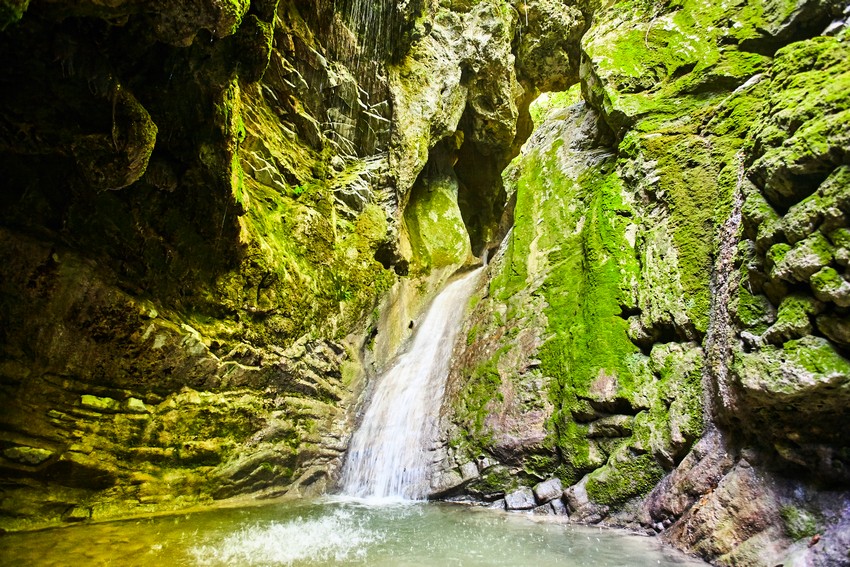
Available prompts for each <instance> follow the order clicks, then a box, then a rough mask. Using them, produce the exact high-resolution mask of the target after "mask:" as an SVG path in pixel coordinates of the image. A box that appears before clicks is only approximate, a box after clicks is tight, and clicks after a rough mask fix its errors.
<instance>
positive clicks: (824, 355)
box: [783, 336, 850, 376]
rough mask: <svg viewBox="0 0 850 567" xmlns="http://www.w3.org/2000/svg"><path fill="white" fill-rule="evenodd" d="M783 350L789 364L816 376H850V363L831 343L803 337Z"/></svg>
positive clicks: (785, 345)
mask: <svg viewBox="0 0 850 567" xmlns="http://www.w3.org/2000/svg"><path fill="white" fill-rule="evenodd" d="M783 350H784V351H785V355H786V357H787V359H788V361H789V362H791V363H793V364H795V365H797V366H798V367H800V368H803V369H805V370H807V371H809V372H812V373H815V374H821V375H824V376H833V375H843V376H850V361H848V360H847V359H846V358H844V357H843V356H841V355H840V354H839V353H838V352H837V351H836V350H835V347H834V346H833V345H832V344H830V342H829V341H827V340H825V339H822V338H820V337H812V336H808V337H803V338H802V339H799V340H793V341H788V342H787V343H785V344H784V345H783Z"/></svg>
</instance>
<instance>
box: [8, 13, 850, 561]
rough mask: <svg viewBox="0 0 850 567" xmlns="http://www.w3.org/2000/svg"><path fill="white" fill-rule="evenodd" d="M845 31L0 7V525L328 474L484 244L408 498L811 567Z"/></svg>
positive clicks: (840, 191)
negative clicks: (383, 382) (452, 279)
mask: <svg viewBox="0 0 850 567" xmlns="http://www.w3.org/2000/svg"><path fill="white" fill-rule="evenodd" d="M847 17H848V9H847V7H846V6H845V4H843V3H841V2H838V1H834V0H790V1H787V2H785V1H762V0H741V1H732V2H721V3H706V2H696V1H690V0H682V1H669V2H664V1H662V2H644V1H640V0H636V1H621V2H612V3H605V4H604V5H603V3H599V2H594V1H577V2H572V1H562V0H528V1H525V2H513V1H511V2H508V1H504V0H477V1H476V0H453V1H448V0H440V1H438V0H406V1H403V2H393V1H390V0H381V1H378V2H367V1H365V0H346V1H344V2H330V1H327V0H313V1H309V2H294V1H291V0H280V1H266V0H254V1H253V2H249V1H248V0H245V1H235V2H234V1H231V2H226V1H220V0H197V1H193V2H189V3H185V2H184V3H178V2H164V1H157V2H137V1H133V0H115V1H111V2H99V1H63V0H51V1H44V2H34V3H30V2H27V1H23V2H21V1H17V0H0V29H2V30H3V31H2V32H0V53H2V55H3V60H4V73H3V74H2V75H0V168H2V169H0V170H2V172H3V174H4V183H3V184H2V188H3V189H2V196H3V201H4V206H3V207H0V241H2V246H0V256H2V257H0V260H2V266H3V268H2V270H3V271H2V278H0V349H2V350H0V404H2V407H3V412H2V414H0V424H2V426H0V519H2V527H3V528H4V529H8V528H13V529H15V528H22V527H28V526H34V525H45V524H49V523H58V522H62V521H79V520H85V519H88V518H94V519H99V518H107V517H115V516H120V515H125V514H128V513H135V512H146V511H158V510H164V509H175V508H180V507H185V506H190V505H194V504H199V503H201V504H203V503H210V502H212V501H214V500H217V499H222V498H229V497H234V496H239V495H244V494H254V495H275V494H281V493H284V492H288V493H291V494H304V493H310V492H317V491H321V490H324V489H326V488H328V487H329V486H332V485H333V481H334V477H335V474H336V471H337V469H338V467H339V463H340V459H341V455H342V454H343V452H344V449H345V445H346V442H347V438H348V435H349V433H350V430H351V427H352V426H353V424H354V422H355V421H356V413H357V409H358V404H359V403H360V402H361V401H362V397H363V392H364V391H368V384H369V378H370V377H371V376H372V375H373V374H374V373H375V372H377V371H379V370H380V369H381V368H382V367H383V366H385V365H386V363H387V361H388V360H389V359H390V358H391V357H392V355H393V353H395V352H396V351H397V350H398V348H399V347H400V346H401V345H403V343H404V341H405V339H406V338H407V337H408V336H409V334H410V328H411V324H414V322H415V320H416V318H417V317H418V315H419V313H420V312H421V309H422V306H423V305H424V304H425V303H426V302H427V300H428V298H429V297H430V296H431V295H432V294H433V291H434V290H435V289H437V288H438V287H439V286H440V285H441V284H442V283H443V282H444V281H445V279H446V278H447V277H448V276H449V275H450V274H451V273H453V272H454V271H455V270H456V268H457V267H458V266H461V265H463V264H465V263H469V262H473V261H476V260H475V258H476V257H480V256H481V255H484V254H486V255H489V256H490V257H493V261H492V263H491V265H490V268H489V274H490V277H489V281H488V285H487V287H486V289H482V290H481V291H480V292H479V294H478V295H477V297H476V299H475V300H474V301H473V305H472V306H471V309H470V317H469V319H468V323H467V325H466V327H465V328H464V330H463V332H462V339H461V341H460V344H458V345H457V349H456V356H455V361H454V366H453V371H452V374H451V376H450V381H449V385H448V396H447V398H446V401H445V404H444V408H443V415H442V420H443V431H444V432H445V436H444V438H443V439H442V440H441V442H440V443H439V445H440V446H439V447H438V448H437V453H436V455H438V456H437V458H436V460H437V461H438V467H437V468H438V470H437V472H436V473H435V476H434V480H433V492H434V494H435V495H458V494H464V495H466V496H471V497H475V498H478V499H482V500H486V501H490V502H497V503H499V505H503V506H507V507H509V508H514V509H533V510H534V511H535V512H537V513H555V514H569V516H570V517H571V518H572V519H573V520H575V521H581V522H600V521H601V522H607V523H612V524H620V525H629V526H632V527H638V528H641V529H644V530H648V531H652V532H663V534H664V537H666V538H667V539H668V540H669V541H671V542H672V543H674V544H675V545H678V546H679V547H681V548H683V549H686V550H688V551H691V552H694V553H698V554H700V555H702V556H703V557H705V558H708V559H711V560H713V561H715V562H718V563H721V564H736V565H776V564H779V563H783V562H785V564H789V565H790V564H815V565H817V564H824V565H827V564H830V565H832V564H846V563H847V562H848V561H850V560H848V558H847V557H846V549H847V541H846V539H847V537H846V533H850V530H848V529H847V526H848V524H850V518H848V515H847V514H848V513H847V510H848V507H847V499H848V496H847V487H848V483H850V477H849V476H848V474H850V473H848V468H847V467H848V466H849V465H848V463H850V461H848V459H850V457H848V451H850V449H848V447H850V445H849V444H850V441H848V440H849V439H850V430H848V429H847V428H848V425H847V419H846V415H847V408H848V407H850V403H848V402H850V399H848V396H850V363H848V360H847V356H848V353H849V352H850V351H848V349H849V348H850V325H849V324H848V311H847V310H848V309H850V282H848V275H847V266H848V262H850V252H848V250H850V232H849V231H850V229H848V220H847V216H848V215H850V209H848V183H849V182H850V173H848V172H850V169H848V168H850V161H848V160H850V157H848V153H847V152H848V147H850V140H848V136H850V126H848V125H850V120H849V118H850V116H848V114H847V113H848V112H850V110H848V109H849V108H850V101H848V93H850V84H848V61H850V57H848V47H847V46H848V35H847V34H848V32H847V30H846V26H847V21H846V19H847ZM547 91H564V92H561V93H559V94H557V95H552V96H551V97H550V99H549V102H548V103H547V104H545V105H544V104H542V103H541V104H538V105H537V106H535V107H533V108H532V110H533V112H534V113H535V118H534V120H533V119H532V112H530V111H529V104H530V103H531V102H532V101H533V100H535V99H536V98H537V97H538V95H539V94H540V93H541V92H547ZM535 126H536V128H537V129H536V131H535V132H534V134H533V136H532V138H531V139H530V140H529V141H528V144H527V145H525V147H524V149H523V150H522V153H521V154H520V149H521V147H522V146H523V143H525V142H526V140H527V138H528V136H529V135H530V134H531V132H532V128H533V127H535ZM517 155H519V157H518V158H517V159H516V160H514V161H513V162H511V160H512V159H513V158H514V157H516V156H517ZM509 164H510V165H509ZM506 168H507V169H506ZM506 234H507V238H505V239H504V240H503V237H504V236H505V235H506ZM500 242H501V245H500V244H499V243H500ZM413 326H415V324H414V325H413ZM559 487H560V488H559ZM561 490H562V492H561V495H560V496H558V492H559V491H561ZM816 535H819V536H820V537H819V538H815V537H814V536H816ZM809 544H811V545H809Z"/></svg>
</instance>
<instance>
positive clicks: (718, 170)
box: [436, 2, 850, 565]
mask: <svg viewBox="0 0 850 567" xmlns="http://www.w3.org/2000/svg"><path fill="white" fill-rule="evenodd" d="M839 8H840V7H839V6H838V5H837V4H830V3H818V2H810V3H806V2H800V3H790V4H789V5H788V6H785V5H782V6H778V5H776V4H775V3H772V4H771V5H767V3H765V4H762V3H759V2H746V3H744V2H739V3H722V4H717V5H712V6H708V5H705V4H704V3H696V2H694V3H691V2H669V3H661V4H659V3H655V4H650V3H641V2H618V3H615V4H613V5H612V6H610V7H608V8H604V9H599V10H598V11H597V12H596V13H595V14H594V17H593V22H594V23H593V25H592V26H591V27H590V29H589V30H588V31H587V33H586V34H585V35H584V36H583V38H582V42H581V44H582V50H583V53H582V59H581V65H580V68H581V77H580V81H579V83H580V87H579V86H578V85H577V86H576V87H574V89H577V88H580V89H581V95H582V98H583V99H584V100H585V101H586V102H584V103H581V104H579V105H577V106H571V107H568V105H569V104H570V101H571V100H575V93H574V92H573V94H572V95H568V96H564V97H550V101H551V100H558V99H560V100H562V101H563V102H562V103H561V104H557V103H556V104H553V103H551V102H549V103H547V106H548V113H547V111H537V112H538V113H539V115H540V117H541V123H540V124H538V127H537V130H536V132H535V134H534V135H533V136H532V138H531V139H530V140H529V141H528V142H527V144H526V146H525V148H524V150H523V153H522V154H521V156H520V157H519V158H517V159H516V160H515V161H514V162H513V164H512V165H511V166H510V167H509V168H508V169H507V170H506V172H505V174H504V179H505V185H506V187H507V188H508V192H509V194H511V193H512V194H513V195H514V198H515V202H516V207H515V209H514V225H513V229H512V231H511V232H510V233H509V235H508V237H507V239H506V241H505V243H504V244H503V246H502V249H501V251H500V253H499V255H498V256H497V257H496V259H494V261H493V263H492V265H491V267H490V282H489V286H488V288H487V289H486V290H484V291H482V293H481V294H480V297H479V299H478V301H477V303H476V305H475V308H474V311H473V314H472V316H471V318H470V320H469V322H468V323H467V327H466V331H465V332H466V334H467V340H466V341H465V344H464V345H459V346H458V353H457V355H456V356H457V358H456V362H455V365H454V369H453V371H452V376H451V379H450V385H449V395H448V397H447V400H446V403H445V406H444V409H443V420H444V421H443V424H444V430H445V431H446V442H447V445H448V448H447V450H446V454H445V457H444V458H443V459H442V463H441V474H440V476H439V477H438V482H437V486H436V488H437V489H438V490H439V491H441V492H443V493H457V492H466V493H469V494H471V495H473V496H476V497H479V498H483V499H485V500H488V501H497V500H498V499H500V498H501V497H503V496H504V495H505V494H506V493H510V492H511V491H512V490H514V489H515V488H516V487H518V486H521V485H525V486H534V485H535V484H536V483H538V482H540V481H542V480H545V479H547V478H551V477H557V478H559V479H560V480H561V481H562V483H563V484H564V486H565V487H568V488H567V489H566V490H565V492H564V495H563V500H564V502H565V504H566V507H567V511H568V513H569V514H570V517H571V519H574V520H577V521H585V522H586V521H591V522H597V521H605V522H610V523H615V524H626V525H632V526H635V527H636V526H638V525H641V526H643V527H645V528H649V529H652V530H653V531H656V532H658V531H663V532H664V533H665V537H667V538H668V539H669V540H670V541H672V542H674V543H676V544H677V545H679V546H681V547H683V548H684V549H687V550H689V551H692V552H696V553H699V554H701V555H703V556H704V557H705V558H707V559H712V560H715V561H718V562H719V563H722V564H746V565H774V564H777V563H781V562H782V561H783V559H784V558H788V557H795V558H796V559H795V560H802V559H800V558H801V557H804V556H807V555H808V557H810V558H812V557H817V558H819V559H817V560H819V561H820V560H823V561H827V562H828V561H846V557H844V556H843V555H840V552H837V551H836V549H837V547H836V546H838V547H840V546H841V545H843V543H842V542H844V539H843V536H841V533H842V530H844V528H845V527H846V525H847V521H848V519H847V518H846V514H842V512H840V510H841V507H842V506H843V505H844V504H842V503H846V501H847V493H846V486H847V482H848V481H847V477H846V471H847V466H848V464H850V463H848V462H847V442H848V439H850V434H849V433H850V432H848V431H847V430H846V423H845V421H846V420H844V419H843V417H842V416H843V415H844V414H846V412H847V408H848V407H850V400H848V399H847V397H846V392H847V387H848V385H850V368H848V364H850V363H848V360H847V358H846V357H847V354H848V352H847V344H848V343H847V339H846V333H845V331H844V330H843V329H844V327H843V325H844V321H845V320H846V319H847V313H846V307H847V306H846V302H845V295H846V294H845V292H846V290H847V289H850V288H848V287H847V282H846V281H845V280H847V275H846V273H845V271H846V270H845V268H846V258H844V256H846V254H843V252H842V251H841V249H842V246H844V244H842V243H843V242H844V240H842V239H843V238H844V237H843V234H844V233H843V232H842V231H846V224H847V217H846V214H847V213H846V211H845V210H843V209H844V208H845V206H844V205H845V204H844V201H843V200H844V195H845V194H846V192H847V187H848V183H847V179H846V178H845V173H846V172H845V169H846V166H847V165H846V164H847V153H846V148H847V147H848V145H847V136H848V134H850V121H848V117H847V115H846V113H847V109H848V108H850V101H848V100H847V98H846V94H847V92H850V91H848V88H847V84H846V65H845V62H846V61H847V57H846V49H847V43H848V41H847V36H846V32H845V31H842V30H843V29H844V27H843V26H844V24H843V23H842V22H843V20H842V18H843V16H841V10H840V9H839ZM833 20H835V22H834V23H833ZM824 30H828V34H827V35H826V36H822V37H821V36H820V34H821V33H822V32H824ZM559 106H560V108H559ZM715 424H716V425H719V426H720V430H717V429H715ZM754 471H755V472H754ZM570 485H572V486H570ZM824 485H826V486H832V487H836V488H838V492H832V493H829V496H828V497H827V496H823V497H821V496H820V495H819V490H822V487H823V486H824ZM739 500H740V501H746V502H748V504H747V505H743V506H741V507H740V508H737V509H736V507H737V505H735V506H731V504H730V502H732V501H736V502H737V501H739ZM538 504H544V505H543V506H541V507H540V510H541V511H544V512H545V511H548V510H550V507H549V506H548V505H545V502H542V501H541V502H538ZM730 507H731V509H730ZM551 509H552V510H556V508H551ZM790 509H801V510H803V512H801V513H804V514H806V515H807V517H810V518H811V517H815V516H816V517H817V518H819V519H818V520H816V522H817V528H816V531H818V532H819V533H822V534H828V535H829V537H830V538H831V539H832V540H833V542H834V544H830V545H829V546H824V547H823V548H822V549H819V548H816V547H812V548H811V550H810V549H809V548H808V547H805V544H807V543H808V539H805V536H802V535H800V531H799V530H796V529H795V528H794V527H793V525H791V524H794V521H791V520H788V518H790V517H791V515H789V513H783V512H782V510H790ZM815 510H818V511H817V512H814V511H815ZM783 514H784V515H783ZM811 514H814V515H815V516H811ZM792 515H793V514H792ZM795 517H796V516H795ZM813 521H814V520H813ZM789 526H790V527H789ZM808 537H811V536H808ZM794 540H799V541H798V543H796V544H795V543H794ZM804 548H805V549H804ZM836 553H838V555H835V554H836ZM827 558H828V559H827Z"/></svg>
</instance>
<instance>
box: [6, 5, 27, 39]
mask: <svg viewBox="0 0 850 567" xmlns="http://www.w3.org/2000/svg"><path fill="white" fill-rule="evenodd" d="M29 3H30V0H0V32H2V31H3V30H5V29H6V28H7V27H9V26H10V25H12V24H15V23H17V22H19V21H20V20H21V18H23V17H24V12H26V11H27V7H28V6H29Z"/></svg>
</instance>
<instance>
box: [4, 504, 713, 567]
mask: <svg viewBox="0 0 850 567" xmlns="http://www.w3.org/2000/svg"><path fill="white" fill-rule="evenodd" d="M0 559H2V560H0V563H1V564H3V565H19V566H23V565H38V566H45V567H48V566H59V565H74V566H79V565H116V566H117V565H120V566H133V565H145V566H148V565H185V566H194V565H214V566H224V565H227V566H240V565H245V566H254V565H257V566H259V565H293V566H295V565H356V564H363V565H370V566H372V565H377V566H382V565H393V566H426V565H427V566H435V565H440V566H442V565H447V566H485V565H486V566H502V565H511V566H513V565H534V566H538V567H545V566H548V565H559V566H575V567H593V566H599V567H603V566H604V567H615V566H622V567H643V566H646V567H649V566H652V567H659V566H674V565H675V566H697V565H703V566H704V565H706V564H705V563H702V562H700V561H697V560H694V559H691V558H688V557H686V556H684V555H682V554H681V553H679V552H677V551H675V550H672V549H669V548H666V547H664V546H662V545H661V543H660V542H659V541H658V540H657V539H655V538H649V537H643V536H638V535H633V534H630V533H627V532H622V531H617V530H607V529H599V528H591V527H580V526H572V525H565V524H562V523H558V522H557V521H555V520H554V519H551V518H548V519H541V518H539V517H537V518H536V517H532V516H529V515H525V514H507V513H503V512H495V511H492V510H485V509H480V508H471V507H468V506H461V505H453V504H439V503H429V504H426V503H384V504H380V505H377V504H367V503H363V502H357V501H351V500H339V499H322V500H312V501H304V500H301V501H290V502H284V503H276V504H269V505H265V506H254V507H247V508H219V509H215V510H209V511H203V512H195V513H190V514H179V515H173V516H160V517H154V518H145V519H135V520H125V521H120V522H106V523H98V524H88V525H79V526H72V527H67V528H60V529H52V530H44V531H38V532H26V533H13V534H6V535H4V536H2V537H0Z"/></svg>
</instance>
